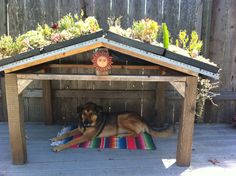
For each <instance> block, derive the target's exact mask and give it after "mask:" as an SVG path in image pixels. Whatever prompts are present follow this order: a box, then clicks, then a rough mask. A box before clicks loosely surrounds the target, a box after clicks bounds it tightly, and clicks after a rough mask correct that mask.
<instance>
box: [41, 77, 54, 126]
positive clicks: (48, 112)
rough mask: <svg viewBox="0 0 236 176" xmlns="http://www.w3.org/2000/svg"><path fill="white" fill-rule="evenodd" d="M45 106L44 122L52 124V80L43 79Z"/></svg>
mask: <svg viewBox="0 0 236 176" xmlns="http://www.w3.org/2000/svg"><path fill="white" fill-rule="evenodd" d="M43 107H44V123H45V125H52V123H53V115H52V93H51V81H49V80H43Z"/></svg>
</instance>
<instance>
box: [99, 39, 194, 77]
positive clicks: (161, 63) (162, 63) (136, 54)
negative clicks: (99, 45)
mask: <svg viewBox="0 0 236 176" xmlns="http://www.w3.org/2000/svg"><path fill="white" fill-rule="evenodd" d="M103 46H104V47H107V48H109V49H113V50H115V51H118V52H121V53H124V54H127V55H130V56H133V57H137V58H140V59H143V60H145V61H148V62H151V63H155V64H158V65H161V66H164V67H167V68H170V69H173V70H176V71H179V72H182V73H186V74H188V75H192V76H198V73H195V72H193V71H191V70H187V69H184V68H181V67H177V66H174V65H171V64H168V63H166V62H162V61H159V60H157V59H154V58H152V57H149V56H144V55H141V54H138V53H136V52H133V51H129V50H126V49H123V48H119V47H116V46H114V45H111V44H108V43H104V44H103Z"/></svg>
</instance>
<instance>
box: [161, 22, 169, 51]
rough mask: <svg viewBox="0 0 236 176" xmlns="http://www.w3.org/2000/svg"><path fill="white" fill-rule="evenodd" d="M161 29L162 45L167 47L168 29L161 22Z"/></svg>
mask: <svg viewBox="0 0 236 176" xmlns="http://www.w3.org/2000/svg"><path fill="white" fill-rule="evenodd" d="M162 30H163V46H164V48H166V49H168V48H169V43H170V41H169V31H168V27H167V25H166V23H162Z"/></svg>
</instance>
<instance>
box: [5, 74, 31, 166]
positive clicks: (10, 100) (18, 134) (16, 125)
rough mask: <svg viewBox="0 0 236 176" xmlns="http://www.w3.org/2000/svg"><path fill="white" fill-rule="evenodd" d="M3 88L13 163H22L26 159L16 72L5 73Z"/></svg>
mask: <svg viewBox="0 0 236 176" xmlns="http://www.w3.org/2000/svg"><path fill="white" fill-rule="evenodd" d="M5 88H6V102H7V112H8V125H9V134H10V142H11V148H12V158H13V164H24V163H25V162H26V160H27V152H26V141H25V130H24V118H23V116H22V114H23V113H22V112H23V111H22V109H21V105H20V97H19V96H18V84H17V76H16V74H6V75H5Z"/></svg>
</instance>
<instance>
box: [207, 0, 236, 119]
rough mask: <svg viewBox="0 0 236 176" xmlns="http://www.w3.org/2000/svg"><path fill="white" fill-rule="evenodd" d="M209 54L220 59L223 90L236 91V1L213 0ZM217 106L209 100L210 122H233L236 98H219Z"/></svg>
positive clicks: (215, 59)
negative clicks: (220, 99)
mask: <svg viewBox="0 0 236 176" xmlns="http://www.w3.org/2000/svg"><path fill="white" fill-rule="evenodd" d="M212 9H213V12H212V20H211V21H212V24H211V36H210V39H211V40H210V46H209V57H210V58H212V60H213V61H214V62H215V63H217V64H218V65H219V66H220V67H221V69H222V71H221V73H220V82H221V84H220V87H219V91H222V92H232V94H233V93H235V92H236V69H235V68H236V52H235V51H236V21H235V19H234V17H233V16H235V15H236V10H235V9H236V1H232V0H230V1H227V0H222V1H220V0H215V1H213V7H212ZM216 103H217V104H218V107H214V106H213V105H211V104H207V107H206V108H207V109H209V111H208V112H206V119H207V121H209V122H222V121H225V122H231V118H232V117H233V116H234V115H235V114H236V108H235V107H236V101H235V100H234V101H232V100H229V101H227V100H222V101H216Z"/></svg>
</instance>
